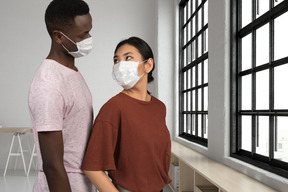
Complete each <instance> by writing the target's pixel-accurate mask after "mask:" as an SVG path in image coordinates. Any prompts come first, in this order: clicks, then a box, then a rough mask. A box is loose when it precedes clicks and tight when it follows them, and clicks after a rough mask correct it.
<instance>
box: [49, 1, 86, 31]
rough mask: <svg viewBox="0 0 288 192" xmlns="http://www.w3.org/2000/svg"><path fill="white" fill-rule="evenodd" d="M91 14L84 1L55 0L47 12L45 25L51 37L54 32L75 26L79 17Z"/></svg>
mask: <svg viewBox="0 0 288 192" xmlns="http://www.w3.org/2000/svg"><path fill="white" fill-rule="evenodd" d="M88 13H89V6H88V5H87V3H85V2H84V1H83V0H53V1H52V2H51V3H50V4H49V5H48V7H47V9H46V12H45V23H46V28H47V30H48V33H49V35H50V36H51V37H52V33H53V31H54V30H63V29H64V28H67V27H69V26H72V25H73V24H74V19H75V17H76V16H79V15H86V14H88Z"/></svg>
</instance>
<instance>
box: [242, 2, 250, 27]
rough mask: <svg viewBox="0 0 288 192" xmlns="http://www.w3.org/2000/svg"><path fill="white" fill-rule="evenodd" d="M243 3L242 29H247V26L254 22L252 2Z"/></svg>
mask: <svg viewBox="0 0 288 192" xmlns="http://www.w3.org/2000/svg"><path fill="white" fill-rule="evenodd" d="M241 2H242V6H241V7H242V11H241V12H242V18H241V19H242V25H241V27H242V28H243V27H245V26H246V25H247V24H249V23H251V21H252V1H247V0H243V1H241Z"/></svg>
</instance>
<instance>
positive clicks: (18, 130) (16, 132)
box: [0, 127, 32, 176]
mask: <svg viewBox="0 0 288 192" xmlns="http://www.w3.org/2000/svg"><path fill="white" fill-rule="evenodd" d="M27 132H32V128H28V127H8V128H0V133H13V137H12V141H11V144H10V149H9V154H8V158H7V162H6V166H5V170H4V174H3V175H4V176H5V175H6V171H7V167H8V164H9V160H10V157H11V156H21V157H22V162H23V166H24V172H25V175H26V174H27V171H26V164H25V159H24V154H23V148H22V143H21V136H22V135H24V134H25V133H27ZM15 137H17V139H18V144H19V149H20V152H16V153H14V152H12V148H13V145H14V140H15Z"/></svg>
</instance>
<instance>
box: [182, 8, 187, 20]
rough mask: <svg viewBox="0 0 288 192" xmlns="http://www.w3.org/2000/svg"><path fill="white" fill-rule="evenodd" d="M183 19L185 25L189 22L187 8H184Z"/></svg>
mask: <svg viewBox="0 0 288 192" xmlns="http://www.w3.org/2000/svg"><path fill="white" fill-rule="evenodd" d="M183 19H184V20H183V23H184V24H185V23H186V21H187V6H185V7H184V13H183Z"/></svg>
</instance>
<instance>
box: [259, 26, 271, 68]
mask: <svg viewBox="0 0 288 192" xmlns="http://www.w3.org/2000/svg"><path fill="white" fill-rule="evenodd" d="M268 62H269V24H266V25H264V26H263V27H261V28H259V29H258V30H257V31H256V66H259V65H263V64H265V63H268Z"/></svg>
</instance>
